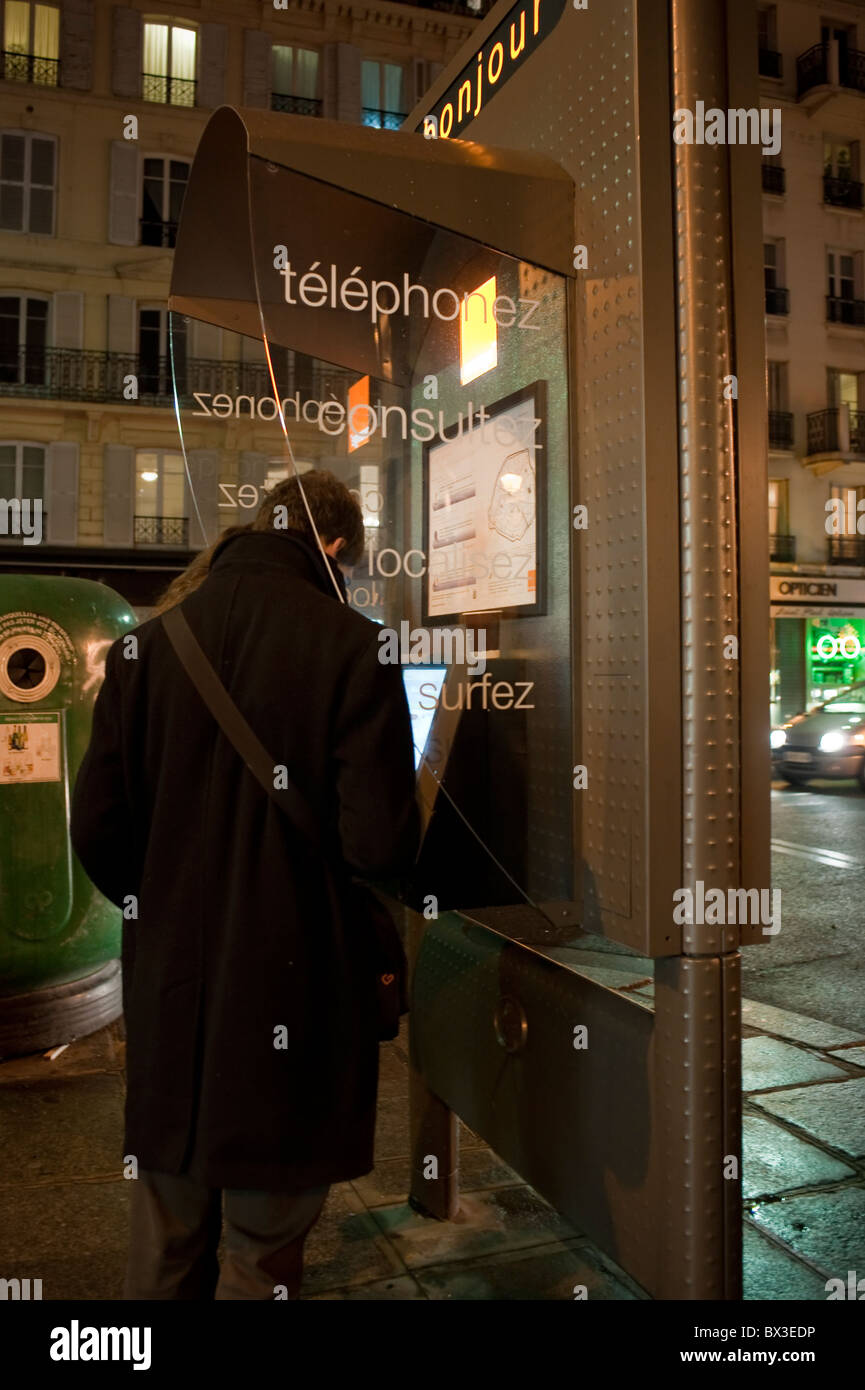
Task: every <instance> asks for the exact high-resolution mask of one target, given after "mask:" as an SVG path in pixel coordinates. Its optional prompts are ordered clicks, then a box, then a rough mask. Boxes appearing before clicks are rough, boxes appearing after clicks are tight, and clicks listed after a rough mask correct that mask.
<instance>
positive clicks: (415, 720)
mask: <svg viewBox="0 0 865 1390" xmlns="http://www.w3.org/2000/svg"><path fill="white" fill-rule="evenodd" d="M446 675H447V667H446V666H404V667H403V668H402V680H403V685H404V686H405V696H406V699H407V701H408V708H409V714H410V715H411V736H412V742H413V743H414V765H415V768H418V767H420V764H421V758H422V757H423V751H424V748H425V747H426V741H427V739H428V737H429V731H430V726H431V725H432V722H433V715H434V714H435V711H436V705H437V704H438V698H439V695H440V694H441V688H442V686H443V685H444V679H445V676H446ZM421 687H423V688H421Z"/></svg>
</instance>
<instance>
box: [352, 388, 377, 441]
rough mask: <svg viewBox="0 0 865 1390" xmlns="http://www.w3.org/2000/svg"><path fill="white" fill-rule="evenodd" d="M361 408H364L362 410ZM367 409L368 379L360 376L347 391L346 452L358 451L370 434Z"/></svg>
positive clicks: (369, 420)
mask: <svg viewBox="0 0 865 1390" xmlns="http://www.w3.org/2000/svg"><path fill="white" fill-rule="evenodd" d="M363 407H366V409H364V408H363ZM372 418H373V417H372V413H371V411H370V409H369V377H368V376H362V377H361V379H360V381H356V382H355V383H354V386H350V387H349V391H348V452H349V453H350V454H351V453H353V452H354V450H355V449H360V448H362V446H363V445H364V444H365V443H366V441H367V440H368V439H369V437H370V434H371V433H372V423H371V422H372Z"/></svg>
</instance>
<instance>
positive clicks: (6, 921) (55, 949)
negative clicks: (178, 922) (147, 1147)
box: [0, 574, 137, 1057]
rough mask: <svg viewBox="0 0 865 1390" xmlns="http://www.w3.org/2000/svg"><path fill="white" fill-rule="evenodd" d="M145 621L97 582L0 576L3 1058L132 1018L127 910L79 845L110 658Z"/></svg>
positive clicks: (0, 994)
mask: <svg viewBox="0 0 865 1390" xmlns="http://www.w3.org/2000/svg"><path fill="white" fill-rule="evenodd" d="M136 622H137V619H136V617H135V614H134V613H133V611H132V609H131V608H130V607H129V605H128V604H127V603H126V601H125V600H124V599H122V598H121V597H120V595H119V594H116V593H114V591H113V590H112V589H109V588H106V586H105V585H104V584H95V583H93V582H92V581H90V580H89V579H65V578H59V577H58V578H55V577H53V576H43V575H15V574H13V575H0V1057H11V1056H21V1055H22V1054H23V1053H27V1052H36V1051H42V1050H43V1049H45V1048H49V1047H52V1046H56V1045H59V1044H60V1043H65V1042H70V1041H71V1040H72V1039H73V1038H77V1037H82V1036H84V1035H85V1034H87V1033H92V1032H95V1031H96V1029H97V1028H101V1027H103V1026H104V1025H105V1024H106V1023H110V1022H111V1020H112V1019H114V1018H116V1017H117V1016H118V1014H119V1013H120V1011H121V995H120V963H119V960H118V956H119V954H120V926H121V915H120V912H119V910H118V909H117V908H116V907H114V906H112V904H111V903H109V902H107V901H106V900H105V898H103V896H102V894H101V893H99V892H98V891H97V889H96V888H94V886H93V884H92V883H91V882H90V880H89V879H88V878H87V876H86V874H85V873H84V870H83V869H82V867H81V865H80V864H79V863H78V860H77V858H76V857H75V854H74V852H73V849H72V846H71V844H70V842H69V804H70V799H71V795H72V788H73V786H74V783H75V777H76V774H77V772H78V768H79V766H80V764H81V760H82V758H83V756H84V752H85V750H86V748H87V744H88V741H89V738H90V724H91V718H92V714H93V702H94V700H95V699H96V695H97V692H98V690H99V687H100V685H101V683H102V678H103V674H104V669H105V655H106V652H107V651H108V648H109V646H110V645H111V643H112V642H113V641H114V640H115V638H117V637H120V636H122V635H123V634H124V633H126V632H128V631H129V630H130V629H131V628H132V627H133V626H134V625H135V623H136Z"/></svg>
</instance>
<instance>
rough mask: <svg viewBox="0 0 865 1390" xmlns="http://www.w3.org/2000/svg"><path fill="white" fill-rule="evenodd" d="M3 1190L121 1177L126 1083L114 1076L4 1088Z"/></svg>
mask: <svg viewBox="0 0 865 1390" xmlns="http://www.w3.org/2000/svg"><path fill="white" fill-rule="evenodd" d="M0 1134H2V1135H3V1165H2V1170H0V1187H3V1186H9V1184H10V1183H33V1182H39V1181H40V1180H45V1179H50V1180H52V1181H56V1180H58V1179H63V1178H64V1177H85V1176H86V1177H96V1176H104V1177H110V1176H113V1175H114V1174H117V1176H118V1177H119V1176H120V1173H121V1170H122V1158H123V1085H122V1081H121V1079H120V1077H119V1076H118V1075H116V1074H114V1073H104V1074H99V1073H97V1074H92V1075H85V1076H67V1077H65V1078H63V1079H59V1078H58V1079H57V1080H55V1081H40V1082H35V1081H34V1082H20V1083H19V1084H18V1085H17V1086H0Z"/></svg>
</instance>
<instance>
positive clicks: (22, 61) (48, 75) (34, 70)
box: [0, 49, 60, 87]
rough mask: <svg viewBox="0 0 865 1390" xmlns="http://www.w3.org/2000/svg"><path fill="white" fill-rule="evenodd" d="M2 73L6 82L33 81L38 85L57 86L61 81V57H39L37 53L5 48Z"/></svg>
mask: <svg viewBox="0 0 865 1390" xmlns="http://www.w3.org/2000/svg"><path fill="white" fill-rule="evenodd" d="M0 75H2V77H3V79H4V81H6V82H32V83H33V84H34V86H36V87H56V86H57V85H58V83H59V81H60V60H59V58H37V56H36V54H35V53H12V52H10V51H9V50H8V49H4V51H3V55H2V74H0Z"/></svg>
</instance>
